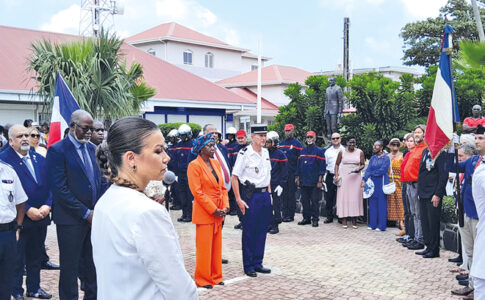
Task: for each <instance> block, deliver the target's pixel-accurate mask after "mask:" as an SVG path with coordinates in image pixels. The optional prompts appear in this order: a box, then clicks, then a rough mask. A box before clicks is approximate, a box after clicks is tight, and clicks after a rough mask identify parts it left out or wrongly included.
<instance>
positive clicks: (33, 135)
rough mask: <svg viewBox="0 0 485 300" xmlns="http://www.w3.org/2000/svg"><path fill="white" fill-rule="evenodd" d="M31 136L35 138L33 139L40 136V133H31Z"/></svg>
mask: <svg viewBox="0 0 485 300" xmlns="http://www.w3.org/2000/svg"><path fill="white" fill-rule="evenodd" d="M30 137H31V138H33V139H38V138H40V134H34V133H32V134H30Z"/></svg>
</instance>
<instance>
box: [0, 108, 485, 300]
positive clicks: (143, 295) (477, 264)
mask: <svg viewBox="0 0 485 300" xmlns="http://www.w3.org/2000/svg"><path fill="white" fill-rule="evenodd" d="M477 111H478V115H477V114H476V112H477ZM479 113H480V110H479V107H478V108H477V107H474V108H473V117H471V119H467V120H468V121H467V120H465V122H464V124H465V125H464V131H465V132H466V133H465V134H464V135H462V136H461V137H460V138H458V136H456V137H455V138H454V140H453V142H454V143H455V144H459V145H460V146H459V147H458V150H457V151H458V153H457V154H458V155H457V156H458V159H459V163H458V164H457V163H455V161H454V157H455V153H454V147H450V148H449V150H442V151H441V153H440V154H439V155H438V156H437V157H435V158H432V157H431V153H430V151H429V149H428V147H427V144H426V143H425V142H424V136H425V133H426V127H425V126H423V125H419V126H417V127H416V128H415V129H414V131H413V132H410V133H408V134H406V135H405V136H404V137H403V138H402V139H400V138H397V137H396V138H392V139H391V140H390V141H389V143H388V144H387V143H384V142H383V141H380V140H378V141H375V143H374V147H373V155H372V157H370V159H369V160H368V162H366V159H365V155H364V152H363V151H362V150H360V149H359V148H358V147H357V146H358V145H357V139H356V138H355V137H351V136H348V137H346V139H345V142H343V141H342V137H341V136H340V134H339V133H338V132H334V133H333V134H332V135H331V139H330V143H329V145H328V146H326V147H319V146H317V145H316V140H317V134H316V133H315V132H314V131H308V132H306V135H305V141H304V143H303V144H302V143H301V142H300V141H298V139H296V138H295V127H294V125H292V124H286V125H285V127H284V135H285V137H284V139H282V140H281V141H280V137H279V135H278V133H276V132H274V131H270V132H268V130H267V126H266V125H265V124H253V125H252V126H251V132H250V137H251V143H248V134H247V132H246V131H244V130H236V129H235V128H229V129H228V130H227V133H226V136H225V138H223V137H222V135H221V133H220V132H218V130H217V128H216V126H214V125H213V124H206V125H205V126H204V127H203V129H202V131H201V133H200V135H199V136H198V137H193V136H192V135H193V132H192V129H191V128H190V126H188V125H187V124H183V125H181V126H180V127H179V128H178V129H174V130H172V131H170V133H169V134H167V136H166V140H165V137H164V136H163V135H162V134H161V132H160V130H159V128H158V127H157V126H156V125H155V124H154V123H153V122H151V121H148V120H145V119H142V118H137V117H127V118H123V119H120V120H118V121H116V122H115V123H114V124H113V125H112V126H110V128H109V130H105V128H104V126H103V123H102V122H99V121H95V120H93V118H92V116H91V115H90V114H89V113H88V112H86V111H83V110H77V111H75V112H74V113H73V114H72V116H71V119H70V124H69V128H68V130H67V131H66V133H65V137H64V139H62V140H60V141H59V142H57V143H55V144H53V145H51V146H50V147H49V149H48V151H47V148H46V145H47V141H48V132H49V126H48V123H45V124H42V126H39V125H38V124H36V123H35V122H32V121H31V120H26V122H24V124H23V125H21V124H18V125H12V126H5V127H3V128H0V129H2V130H3V134H4V135H5V137H4V138H3V139H2V150H1V153H0V174H1V177H2V178H1V179H2V184H1V188H2V190H3V193H2V194H1V196H2V198H0V204H1V207H2V210H0V268H1V269H2V272H1V275H0V300H3V299H10V297H14V298H15V299H16V300H21V299H24V290H23V288H22V286H23V275H24V273H26V276H27V277H26V287H27V291H26V295H27V296H28V297H36V298H40V299H49V298H51V297H52V295H51V294H50V293H49V292H47V291H45V290H44V289H42V288H41V278H40V270H41V268H47V269H60V276H59V291H58V292H59V297H60V299H77V298H78V278H79V279H80V281H81V287H80V288H81V290H83V291H84V298H85V299H159V298H166V299H197V297H198V296H197V290H196V287H204V288H207V289H211V288H212V287H213V286H215V285H224V280H223V274H222V264H223V263H228V261H227V260H225V259H224V258H223V251H222V232H223V226H224V219H225V217H227V216H229V215H234V216H236V215H237V217H238V219H239V224H237V225H236V226H235V229H241V230H242V241H241V243H242V258H243V271H244V273H245V274H246V275H247V276H249V277H257V276H258V273H271V269H269V268H267V267H265V266H264V265H263V260H264V251H265V244H266V236H267V233H270V234H278V233H279V230H280V228H279V224H281V223H282V222H288V223H291V222H294V221H295V214H296V213H297V212H299V211H298V208H299V205H298V203H299V202H300V203H301V208H302V209H301V212H302V219H301V220H299V221H298V223H297V224H298V225H301V226H304V225H311V226H312V227H318V226H319V223H320V216H321V215H324V216H325V220H324V221H323V224H330V223H333V222H334V221H335V220H338V222H339V223H341V226H342V229H344V230H354V229H355V230H356V229H358V228H359V227H360V226H359V224H362V223H364V224H367V226H368V227H367V229H369V230H373V231H376V232H380V231H385V230H386V229H387V226H388V225H389V224H395V225H396V226H397V227H399V229H400V231H399V232H398V233H397V234H396V235H397V236H398V238H397V241H398V242H399V243H401V244H402V245H403V246H404V247H406V248H407V249H410V250H418V251H417V252H415V253H416V254H417V255H420V256H422V257H423V258H436V257H439V256H440V216H441V208H442V203H443V198H444V196H445V195H446V194H447V191H446V186H447V184H448V183H449V182H450V180H451V181H453V180H455V181H456V184H458V185H460V186H461V191H462V192H461V199H458V200H457V207H461V206H460V205H459V204H460V203H462V204H463V212H464V224H463V227H460V236H461V244H462V247H461V248H462V251H461V252H462V257H463V261H464V263H463V264H460V268H458V269H456V268H455V269H453V270H451V271H453V272H454V273H458V274H456V277H457V279H458V280H459V284H461V285H464V287H463V288H460V289H456V290H453V291H451V292H452V293H453V294H455V295H461V296H464V297H465V299H473V298H474V297H476V299H485V274H484V273H483V272H484V270H485V257H484V255H483V254H482V253H485V249H484V247H485V225H484V221H483V220H484V219H485V181H484V178H483V177H484V176H485V164H482V157H483V156H484V155H485V128H484V127H483V126H482V124H483V123H485V122H484V121H483V119H482V118H480V116H479ZM477 120H478V121H477ZM480 122H482V123H480ZM344 145H345V146H344ZM386 149H387V150H386ZM401 149H405V151H404V152H401ZM456 170H458V173H456V174H455V175H454V176H452V175H453V174H454V173H453V172H455V171H456ZM168 171H172V172H174V173H175V175H176V178H177V180H176V181H175V182H174V183H173V184H171V186H167V185H166V184H163V179H164V176H165V174H167V172H168ZM154 182H155V183H159V185H160V187H161V188H160V190H161V191H163V193H162V194H161V195H157V196H153V195H149V194H148V193H147V192H146V188H147V186H149V184H152V183H154ZM455 196H456V195H455ZM163 198H165V199H163ZM160 199H162V201H160ZM322 199H323V200H324V202H325V205H321V203H322ZM154 200H156V201H154ZM163 201H166V202H167V203H168V202H171V204H172V206H171V210H175V211H177V210H181V216H180V217H179V218H178V219H177V221H178V222H183V223H188V222H191V223H193V224H195V228H196V241H195V244H196V266H195V273H194V275H193V279H192V277H191V276H190V275H189V274H188V273H187V271H186V269H185V266H184V261H183V255H182V251H181V249H180V245H179V241H178V236H177V234H176V231H175V228H174V226H173V224H172V221H171V218H170V214H169V213H168V210H167V209H165V206H163V205H160V204H159V202H163ZM51 212H52V213H51ZM51 214H52V220H53V221H54V222H55V223H56V231H57V241H58V245H59V262H60V267H59V266H56V265H54V264H52V263H50V262H49V259H48V257H47V259H46V256H47V255H46V251H45V238H46V233H47V226H48V225H49V224H50V222H51ZM480 217H482V218H480ZM480 221H482V222H480ZM349 226H351V229H349ZM474 253H476V254H475V255H474ZM480 254H481V255H480ZM460 259H461V258H460ZM455 260H458V259H454V260H453V261H455ZM167 270H169V271H167Z"/></svg>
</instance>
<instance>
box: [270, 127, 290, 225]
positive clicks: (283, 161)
mask: <svg viewBox="0 0 485 300" xmlns="http://www.w3.org/2000/svg"><path fill="white" fill-rule="evenodd" d="M279 139H280V137H279V135H278V133H277V132H276V131H270V132H268V134H267V137H266V148H267V149H268V151H269V160H270V161H271V186H272V187H273V191H272V193H271V196H272V197H273V218H272V219H271V226H270V228H269V231H268V232H269V233H271V234H276V233H278V232H280V230H279V228H278V225H279V224H280V223H281V220H282V218H281V201H280V199H281V194H282V193H283V187H284V186H285V184H286V180H287V178H288V167H287V164H288V159H287V158H286V156H285V154H284V153H283V151H281V150H279V149H278V142H279Z"/></svg>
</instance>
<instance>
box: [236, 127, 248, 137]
mask: <svg viewBox="0 0 485 300" xmlns="http://www.w3.org/2000/svg"><path fill="white" fill-rule="evenodd" d="M246 135H247V133H246V130H244V129H241V130H238V131H237V133H236V137H243V136H246Z"/></svg>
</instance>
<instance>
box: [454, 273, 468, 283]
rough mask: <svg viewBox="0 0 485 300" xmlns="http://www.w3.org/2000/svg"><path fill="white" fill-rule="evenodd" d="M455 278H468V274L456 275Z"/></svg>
mask: <svg viewBox="0 0 485 300" xmlns="http://www.w3.org/2000/svg"><path fill="white" fill-rule="evenodd" d="M456 280H458V281H459V280H468V274H463V275H456Z"/></svg>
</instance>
